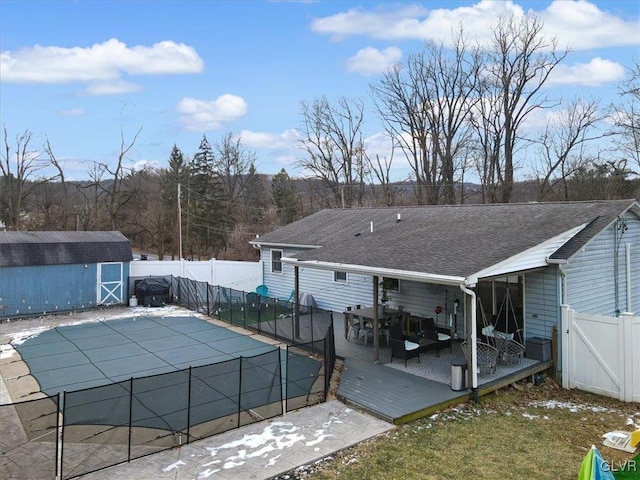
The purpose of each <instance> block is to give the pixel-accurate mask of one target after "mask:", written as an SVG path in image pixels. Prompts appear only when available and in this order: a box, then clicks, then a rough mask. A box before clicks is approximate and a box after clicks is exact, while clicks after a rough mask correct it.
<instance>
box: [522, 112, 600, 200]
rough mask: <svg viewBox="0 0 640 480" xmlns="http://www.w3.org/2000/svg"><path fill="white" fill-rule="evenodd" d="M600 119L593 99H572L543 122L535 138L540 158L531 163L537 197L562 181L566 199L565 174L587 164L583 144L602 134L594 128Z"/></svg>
mask: <svg viewBox="0 0 640 480" xmlns="http://www.w3.org/2000/svg"><path fill="white" fill-rule="evenodd" d="M602 119H603V116H602V115H599V114H598V102H597V101H585V100H574V101H573V102H571V103H570V104H569V106H568V107H567V109H566V110H563V111H561V112H558V114H557V115H554V116H553V117H552V118H551V119H550V120H549V121H548V122H547V126H546V129H545V131H544V133H543V134H542V136H541V138H540V140H539V144H540V153H541V156H540V157H539V158H540V161H539V163H538V165H534V169H535V171H536V185H537V187H538V201H542V200H544V199H545V197H546V196H547V195H549V194H550V193H551V192H552V191H554V189H555V186H556V185H557V184H561V185H562V189H563V197H564V200H569V191H568V185H567V177H569V176H570V175H572V174H573V173H574V172H575V171H576V170H577V169H578V168H580V167H584V166H585V165H586V164H587V162H588V158H587V155H586V153H585V148H586V147H587V145H588V144H589V142H591V141H593V140H597V139H600V138H602V137H603V136H605V135H606V133H598V132H597V131H596V128H597V124H598V123H599V122H600V121H601V120H602Z"/></svg>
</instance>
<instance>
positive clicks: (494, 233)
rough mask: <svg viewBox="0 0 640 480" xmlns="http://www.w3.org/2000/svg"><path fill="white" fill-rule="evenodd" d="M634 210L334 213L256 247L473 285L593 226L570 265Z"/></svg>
mask: <svg viewBox="0 0 640 480" xmlns="http://www.w3.org/2000/svg"><path fill="white" fill-rule="evenodd" d="M629 209H632V211H633V212H634V214H635V215H636V218H638V216H639V215H640V204H639V203H638V202H637V201H635V200H612V201H587V202H562V203H521V204H484V205H438V206H418V207H390V208H351V209H332V210H322V211H320V212H317V213H315V214H313V215H310V216H308V217H306V218H303V219H302V220H299V221H297V222H294V223H292V224H289V225H286V226H284V227H281V228H279V229H277V230H275V231H273V232H270V233H267V234H265V235H263V236H261V237H259V238H257V239H255V240H253V241H252V243H256V244H261V245H272V246H277V245H282V246H299V247H300V246H308V247H310V249H308V250H306V251H303V252H301V253H298V254H296V255H295V258H296V259H298V260H306V261H316V262H328V263H332V264H345V265H362V266H367V267H372V268H381V269H396V270H403V271H413V272H425V273H428V274H433V275H447V276H452V277H462V278H466V277H468V276H470V275H473V274H475V273H477V272H480V271H482V270H484V269H487V268H489V267H491V266H493V265H496V264H498V263H499V262H502V261H504V260H506V259H509V258H511V257H513V256H514V255H517V254H520V253H522V252H524V251H525V250H528V249H531V248H534V247H536V246H538V245H540V244H541V243H543V242H545V241H547V240H550V239H552V238H554V237H557V236H558V235H561V234H564V233H566V232H568V231H570V230H572V229H574V228H576V227H579V226H581V225H587V226H586V228H584V229H582V230H581V231H580V232H579V233H578V234H577V235H575V236H573V237H572V238H571V239H570V240H569V241H568V242H566V243H564V245H562V246H561V247H560V248H559V249H557V250H556V251H555V253H553V254H552V255H551V258H553V259H556V260H565V259H569V258H570V257H571V256H572V255H573V254H574V253H576V252H577V251H578V250H579V249H580V248H581V247H582V246H583V245H584V244H585V243H586V242H587V241H589V240H590V239H591V238H593V237H594V236H595V235H596V234H598V233H599V232H601V231H602V230H604V229H605V228H606V227H607V226H608V225H609V224H611V223H612V222H613V221H615V220H616V218H617V217H618V216H620V215H623V214H625V212H626V211H628V210H629ZM398 215H400V221H398ZM372 222H373V233H372V232H371V223H372ZM312 247H319V248H312Z"/></svg>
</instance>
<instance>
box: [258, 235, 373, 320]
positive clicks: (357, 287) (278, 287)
mask: <svg viewBox="0 0 640 480" xmlns="http://www.w3.org/2000/svg"><path fill="white" fill-rule="evenodd" d="M274 249H275V250H280V249H279V248H274ZM271 250H272V249H271V248H268V247H263V249H262V253H261V258H262V260H263V268H264V270H263V273H264V276H263V278H264V284H265V285H266V286H267V287H268V289H269V296H270V297H276V298H283V299H286V298H289V296H290V295H291V291H292V290H293V289H294V287H295V269H294V267H293V265H290V264H286V263H283V264H282V273H273V272H271ZM281 250H283V257H289V256H292V255H294V254H296V253H298V252H300V251H302V250H299V249H291V248H283V249H281ZM299 272H300V278H299V282H300V285H299V286H300V292H305V293H310V294H312V295H313V298H314V299H315V300H316V303H317V305H318V308H322V309H325V310H333V311H336V312H342V311H344V310H345V307H347V306H348V305H358V304H360V305H371V303H372V301H373V300H372V299H373V290H372V279H371V277H369V276H363V275H355V274H352V273H349V274H347V283H346V284H344V283H340V282H334V281H333V272H332V271H329V270H318V269H312V268H306V267H300V268H299Z"/></svg>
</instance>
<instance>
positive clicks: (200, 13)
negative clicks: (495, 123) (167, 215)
mask: <svg viewBox="0 0 640 480" xmlns="http://www.w3.org/2000/svg"><path fill="white" fill-rule="evenodd" d="M530 12H533V13H535V14H537V15H538V16H539V17H540V18H541V19H542V20H543V22H544V33H545V35H546V36H548V37H551V36H556V37H557V39H558V43H559V46H560V47H569V48H570V49H571V52H570V53H569V55H568V56H567V58H566V59H565V60H564V61H563V62H562V64H561V65H560V66H559V67H558V68H557V69H556V70H555V71H554V73H553V75H552V77H551V78H550V79H549V91H550V92H551V93H552V96H553V98H554V99H557V100H558V106H557V107H556V110H558V109H561V108H562V105H566V104H567V103H568V101H569V99H570V98H571V97H572V96H574V95H581V96H583V97H585V98H588V99H599V100H601V101H602V102H603V105H604V104H606V103H607V102H610V101H611V100H613V99H614V97H615V94H616V91H617V89H618V88H619V86H620V82H621V81H623V80H624V78H625V76H626V75H627V73H628V69H629V68H630V67H631V66H632V62H633V61H634V60H635V61H639V60H640V1H639V0H620V1H614V0H592V1H582V0H581V1H571V0H560V1H553V2H551V1H520V0H513V1H511V0H508V1H492V0H481V1H461V0H458V1H452V0H449V1H445V0H432V1H423V2H409V1H405V2H375V1H362V2H352V1H259V0H253V1H222V0H221V1H210V0H199V1H193V0H184V1H177V0H176V1H171V0H164V1H151V0H146V1H135V0H126V1H125V0H119V1H114V0H112V1H101V0H74V1H57V0H29V1H19V0H0V121H1V123H2V125H3V127H4V128H6V131H7V134H8V138H9V144H10V146H12V147H13V146H14V145H15V138H16V136H17V135H21V134H22V133H23V132H25V131H29V132H31V134H32V139H31V144H30V147H31V148H32V149H33V150H35V151H39V150H41V148H42V145H43V144H44V142H45V141H47V140H48V141H49V143H50V145H51V147H52V149H53V152H54V154H55V156H56V158H57V159H58V161H59V162H60V163H61V164H62V165H63V168H64V170H65V173H66V175H67V178H69V179H76V180H77V179H83V178H88V176H89V173H88V172H89V171H90V170H91V167H92V165H93V164H94V162H100V163H107V164H111V165H113V164H114V163H115V161H116V160H117V156H118V153H119V152H120V148H121V143H122V141H123V140H124V143H125V145H128V144H129V143H130V142H131V141H132V140H133V138H134V136H135V135H136V133H137V132H138V130H139V129H141V130H140V133H139V135H138V137H137V139H136V141H135V145H134V146H133V147H132V148H131V150H130V151H129V152H128V153H127V157H126V160H125V166H127V167H130V168H137V169H140V168H143V167H144V166H145V165H150V166H154V167H162V168H164V167H166V166H167V165H168V158H169V154H170V152H171V149H172V147H173V145H174V144H175V145H177V146H178V148H180V149H181V150H182V152H183V153H184V154H185V155H186V156H188V157H191V156H192V155H193V154H194V153H195V152H196V151H197V150H198V146H199V144H200V140H201V139H202V136H203V134H206V136H207V138H208V140H209V142H210V143H212V144H213V143H216V142H219V141H220V140H221V139H222V137H223V136H224V135H226V134H228V133H232V134H234V135H236V136H239V137H240V139H241V142H242V145H243V146H244V147H245V148H246V149H248V150H249V151H251V152H254V153H255V156H256V167H257V170H258V171H259V172H260V173H266V174H274V173H277V172H278V171H280V169H282V168H285V169H286V170H287V171H288V172H289V174H290V175H292V176H300V175H304V174H305V172H303V171H301V170H300V169H299V168H298V167H297V166H296V161H297V160H298V159H300V158H301V157H302V151H301V150H300V139H301V127H302V116H301V113H300V112H301V108H300V105H301V102H302V101H306V102H312V101H313V100H315V99H317V98H319V97H321V96H326V97H327V99H328V100H329V101H330V102H331V103H334V102H336V101H337V100H338V99H339V98H340V97H345V98H348V99H361V100H363V101H365V103H367V104H370V103H371V102H370V99H371V97H370V85H371V84H374V83H375V82H376V81H378V80H379V79H380V78H381V73H382V72H383V71H384V70H385V69H386V68H389V67H390V66H392V65H393V64H395V63H397V62H402V61H403V59H406V58H407V56H408V55H409V54H411V53H413V52H417V51H419V50H420V49H421V48H422V47H423V45H424V42H425V41H427V40H436V41H441V40H443V41H446V40H447V39H448V38H449V37H450V32H451V29H452V28H457V26H458V25H460V24H461V23H462V25H463V26H464V29H465V32H466V33H467V34H468V35H470V36H472V37H473V38H474V39H476V40H477V41H478V42H481V43H482V42H486V41H487V39H488V36H489V35H490V33H491V27H492V25H494V24H495V21H496V19H497V18H498V17H500V16H501V15H510V14H515V15H516V16H520V15H523V14H526V13H530ZM549 114H550V112H545V113H544V115H549ZM540 115H542V113H540ZM532 121H533V122H535V121H539V122H543V121H544V119H543V118H537V119H535V118H534V119H532ZM364 124H365V135H366V144H367V147H368V148H369V149H370V151H371V152H380V153H382V154H383V155H384V154H385V152H387V146H388V145H387V143H386V142H383V141H382V140H381V138H382V137H381V132H382V131H383V128H382V125H381V123H380V122H379V120H378V119H377V117H376V116H375V115H374V114H373V112H366V113H365V121H364ZM3 150H4V142H3ZM3 154H4V151H3ZM396 168H397V169H398V171H397V173H398V174H402V173H403V168H404V172H405V173H406V164H404V165H403V164H402V162H398V163H397V167H396Z"/></svg>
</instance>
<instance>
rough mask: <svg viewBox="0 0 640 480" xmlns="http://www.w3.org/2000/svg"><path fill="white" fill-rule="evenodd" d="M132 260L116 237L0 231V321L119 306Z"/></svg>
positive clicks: (109, 234) (113, 234)
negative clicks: (7, 318)
mask: <svg viewBox="0 0 640 480" xmlns="http://www.w3.org/2000/svg"><path fill="white" fill-rule="evenodd" d="M132 259H133V255H132V252H131V244H130V243H129V240H128V239H127V238H126V237H125V236H124V235H123V234H122V233H120V232H0V318H2V317H22V316H28V315H38V314H42V313H55V312H61V311H67V310H81V309H87V308H92V307H96V306H99V305H112V304H122V303H125V301H126V295H127V284H128V279H129V264H130V262H131V260H132Z"/></svg>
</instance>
